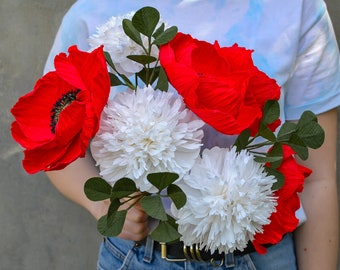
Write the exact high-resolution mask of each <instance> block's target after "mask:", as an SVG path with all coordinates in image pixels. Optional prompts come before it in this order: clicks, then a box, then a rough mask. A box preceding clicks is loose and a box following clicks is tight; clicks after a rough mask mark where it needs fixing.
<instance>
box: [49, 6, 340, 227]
mask: <svg viewBox="0 0 340 270" xmlns="http://www.w3.org/2000/svg"><path fill="white" fill-rule="evenodd" d="M143 6H153V7H155V8H157V9H158V10H159V11H160V13H161V16H162V19H163V20H165V21H167V22H168V23H169V25H176V26H178V28H179V30H180V31H181V32H184V33H189V34H191V35H192V36H193V37H195V38H198V39H201V40H206V41H209V42H214V41H215V40H218V41H219V43H220V44H221V46H231V45H233V44H234V43H237V44H238V45H239V46H243V47H246V48H247V49H253V50H254V53H253V59H254V62H255V65H256V66H257V67H258V68H259V69H260V70H262V71H264V72H265V73H267V74H268V75H269V76H270V77H272V78H274V79H276V81H277V82H278V84H279V85H280V86H281V87H282V88H281V89H282V92H281V100H280V104H281V110H282V111H281V119H282V120H283V121H284V120H295V119H298V118H299V117H300V115H301V113H302V112H303V111H305V110H312V111H314V112H315V113H316V114H318V113H322V112H325V111H327V110H329V109H332V108H334V107H337V106H338V105H339V104H340V60H339V49H338V46H337V43H336V39H335V36H334V32H333V29H332V25H331V22H330V18H329V15H328V12H327V10H326V5H325V3H324V2H323V1H321V0H292V1H278V0H78V1H77V2H75V4H74V5H73V6H72V7H71V9H70V10H69V11H68V12H67V14H66V15H65V17H64V19H63V21H62V24H61V26H60V29H59V31H58V33H57V36H56V39H55V42H54V44H53V47H52V49H51V52H50V55H49V58H48V60H47V63H46V67H45V72H47V71H49V70H53V69H54V67H53V59H54V56H55V55H56V54H58V53H60V52H66V51H67V49H68V47H69V46H71V45H73V44H77V45H78V47H79V48H80V49H82V50H88V49H89V48H90V47H89V44H88V38H89V36H91V35H93V34H95V32H96V28H97V27H98V26H100V25H102V24H104V23H105V22H106V21H107V20H108V19H109V18H110V17H111V16H119V15H125V14H127V13H130V12H131V11H136V10H138V9H139V8H141V7H143ZM230 139H231V140H233V139H232V138H229V139H228V138H227V136H225V135H222V134H219V133H217V132H216V131H214V130H212V129H210V128H209V127H208V128H207V130H206V131H205V135H204V145H205V147H212V146H214V145H218V146H221V147H224V146H226V145H228V144H230ZM298 216H299V218H300V221H301V219H304V215H303V212H301V213H299V214H298Z"/></svg>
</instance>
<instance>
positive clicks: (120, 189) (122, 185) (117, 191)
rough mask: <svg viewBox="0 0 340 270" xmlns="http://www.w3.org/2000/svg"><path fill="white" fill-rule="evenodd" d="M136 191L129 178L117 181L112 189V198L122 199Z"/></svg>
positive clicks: (133, 183)
mask: <svg viewBox="0 0 340 270" xmlns="http://www.w3.org/2000/svg"><path fill="white" fill-rule="evenodd" d="M136 191H138V189H137V187H136V184H135V182H134V181H133V180H131V179H130V178H126V177H124V178H121V179H119V180H118V181H117V182H116V183H115V184H114V185H113V187H112V198H124V197H127V196H129V195H130V194H132V193H134V192H136Z"/></svg>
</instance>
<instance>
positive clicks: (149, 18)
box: [132, 7, 160, 38]
mask: <svg viewBox="0 0 340 270" xmlns="http://www.w3.org/2000/svg"><path fill="white" fill-rule="evenodd" d="M159 19H160V14H159V12H158V10H157V9H155V8H153V7H143V8H141V9H139V10H137V11H136V13H135V14H134V15H133V17H132V24H133V26H134V27H135V28H136V29H137V30H138V31H139V32H140V33H142V34H144V35H145V36H147V37H150V38H151V37H152V34H153V32H154V31H155V29H156V26H157V24H158V22H159Z"/></svg>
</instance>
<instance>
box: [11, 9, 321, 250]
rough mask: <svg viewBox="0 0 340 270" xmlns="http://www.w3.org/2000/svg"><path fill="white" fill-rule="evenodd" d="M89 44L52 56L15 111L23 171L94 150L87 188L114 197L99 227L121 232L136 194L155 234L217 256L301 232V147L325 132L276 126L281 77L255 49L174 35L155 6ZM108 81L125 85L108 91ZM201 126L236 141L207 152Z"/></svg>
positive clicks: (98, 196)
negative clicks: (257, 60) (259, 63)
mask: <svg viewBox="0 0 340 270" xmlns="http://www.w3.org/2000/svg"><path fill="white" fill-rule="evenodd" d="M89 43H90V45H91V46H92V50H91V51H90V52H81V51H79V50H78V49H77V48H76V47H75V46H72V47H71V48H70V49H69V54H68V55H66V54H64V53H62V54H60V55H58V56H56V59H55V71H53V72H50V73H48V74H46V75H44V76H43V77H42V78H41V79H40V80H38V82H37V83H36V85H35V87H34V89H33V90H32V91H31V92H30V93H28V94H26V95H25V96H23V97H21V98H20V99H19V100H18V102H17V103H16V104H15V105H14V107H13V108H12V114H13V115H14V117H15V121H14V122H13V124H12V135H13V138H14V139H15V140H16V141H17V142H18V143H20V144H21V145H22V146H23V147H24V148H25V151H24V154H25V157H24V160H23V166H24V168H25V169H26V171H27V172H28V173H36V172H38V171H41V170H43V171H49V170H60V169H63V168H64V167H66V166H67V165H68V164H70V163H71V162H72V161H74V160H76V159H77V158H81V157H84V155H85V153H86V150H87V148H88V147H89V146H90V148H91V153H92V156H93V157H94V159H95V161H96V163H97V166H98V167H99V170H100V175H101V176H102V177H95V178H91V179H89V180H88V181H87V183H86V185H85V187H84V189H85V193H86V195H87V196H88V198H89V199H91V200H95V201H98V200H110V208H109V210H108V213H107V215H105V216H104V217H102V218H101V219H100V220H99V221H98V229H99V231H100V232H101V233H102V234H103V235H108V236H116V235H118V234H119V233H120V232H121V230H122V227H123V224H124V221H125V216H126V213H127V211H129V209H125V208H121V206H122V205H123V204H124V203H126V202H127V201H132V200H134V201H135V202H141V205H142V207H143V208H144V209H145V211H146V212H147V214H148V215H149V216H150V217H151V218H153V219H155V220H156V221H157V222H158V223H157V224H158V225H157V227H156V228H155V229H154V230H153V231H152V232H151V236H152V237H153V239H155V240H157V241H160V242H173V241H178V240H179V239H180V240H182V241H183V242H184V244H185V245H192V244H199V245H200V247H201V248H202V249H210V250H211V251H212V252H213V251H215V250H217V251H218V252H233V251H234V250H241V251H242V250H243V249H244V248H246V246H247V245H248V243H249V242H252V243H253V245H254V247H255V249H256V250H257V251H258V252H259V253H265V251H266V249H265V247H264V245H265V244H275V243H277V242H279V241H280V240H281V239H282V236H283V235H284V234H286V233H287V232H292V231H293V230H294V229H295V228H296V226H297V225H298V219H297V218H296V216H295V212H296V210H298V209H299V207H300V201H299V197H298V193H299V192H301V191H302V189H303V183H304V179H305V178H306V177H307V176H308V175H309V174H310V173H311V171H310V170H309V169H308V168H305V167H303V166H301V165H299V164H298V163H297V162H296V160H295V155H298V156H299V157H300V158H301V159H307V158H308V148H318V147H320V146H321V145H322V143H323V139H324V132H323V130H322V128H321V127H320V126H319V124H318V123H317V118H316V116H315V115H314V114H313V113H312V112H310V111H306V112H305V113H304V114H303V115H302V116H301V118H300V120H299V121H298V122H297V123H296V124H295V123H283V124H281V121H280V107H279V102H278V100H279V98H280V87H279V86H278V85H277V84H276V82H275V80H273V79H271V78H269V77H268V76H267V75H266V74H265V73H264V72H262V71H260V70H259V69H258V68H257V67H256V66H255V65H254V63H253V61H252V57H251V55H252V50H249V49H246V48H242V47H239V46H238V45H237V44H235V45H233V46H231V47H221V46H220V45H219V43H218V42H217V41H216V42H215V43H214V44H211V43H208V42H206V41H200V40H197V39H195V38H193V37H191V36H190V35H188V34H184V33H181V32H178V31H177V28H176V27H168V26H167V25H166V23H164V22H162V21H161V20H160V14H159V13H158V11H157V10H156V9H154V8H151V7H144V8H142V9H140V10H138V11H137V12H135V13H130V14H127V15H126V16H122V17H112V18H111V19H110V20H109V21H108V22H107V23H106V24H104V25H102V26H100V27H99V28H98V32H97V34H95V35H93V36H91V37H89ZM104 51H105V52H104ZM169 82H170V84H171V86H172V87H171V88H170V89H169V90H168V87H169ZM110 85H111V86H114V87H120V88H122V87H123V88H124V91H120V92H118V93H116V94H115V95H113V97H112V98H109V93H110ZM207 125H208V126H210V127H212V128H213V129H215V130H217V131H218V132H220V133H222V134H225V136H228V135H233V136H235V137H236V139H235V142H234V143H233V144H232V145H230V147H228V148H221V147H217V146H215V147H213V148H211V149H208V148H206V147H205V145H204V143H203V140H202V138H203V137H204V126H207ZM42 153H44V155H42ZM165 200H170V201H171V202H172V205H171V207H170V208H169V209H165V207H164V201H165ZM122 209H124V210H122Z"/></svg>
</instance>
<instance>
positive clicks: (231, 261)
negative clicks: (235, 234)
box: [225, 253, 235, 269]
mask: <svg viewBox="0 0 340 270" xmlns="http://www.w3.org/2000/svg"><path fill="white" fill-rule="evenodd" d="M225 267H226V268H227V269H228V268H233V267H235V257H234V254H233V253H227V254H226V255H225Z"/></svg>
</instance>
